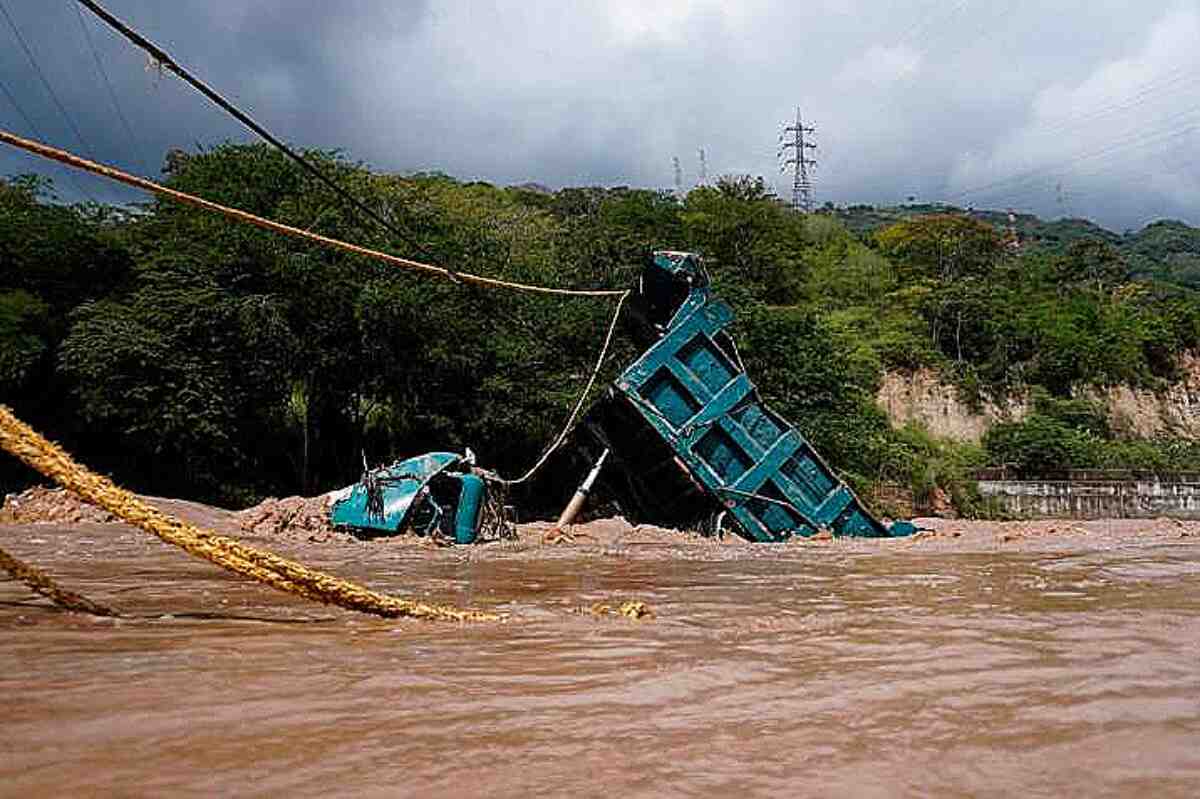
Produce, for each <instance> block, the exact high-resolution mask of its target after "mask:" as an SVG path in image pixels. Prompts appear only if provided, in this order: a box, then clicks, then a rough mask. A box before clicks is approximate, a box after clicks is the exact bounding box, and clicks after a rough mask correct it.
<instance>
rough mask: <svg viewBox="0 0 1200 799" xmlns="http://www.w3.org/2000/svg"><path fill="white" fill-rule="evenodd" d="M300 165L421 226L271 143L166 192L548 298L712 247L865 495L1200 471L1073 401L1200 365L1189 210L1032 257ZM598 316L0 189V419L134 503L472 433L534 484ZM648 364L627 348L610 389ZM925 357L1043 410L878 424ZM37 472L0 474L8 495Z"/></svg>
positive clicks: (308, 484) (172, 177)
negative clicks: (968, 429)
mask: <svg viewBox="0 0 1200 799" xmlns="http://www.w3.org/2000/svg"><path fill="white" fill-rule="evenodd" d="M310 156H312V157H314V158H317V159H319V160H320V161H321V162H322V164H323V166H324V167H325V168H326V169H328V170H330V171H331V172H335V173H336V174H337V175H338V178H339V179H340V180H341V181H342V182H343V183H344V184H345V185H347V186H349V187H351V188H352V190H353V191H354V192H355V193H356V194H357V195H358V196H360V197H362V198H364V199H365V201H366V202H367V203H369V204H370V205H371V207H372V208H374V209H376V210H377V211H379V212H380V213H382V214H384V215H385V216H387V217H388V218H389V219H391V220H393V221H394V222H395V224H396V226H397V227H399V228H400V229H402V230H403V231H404V232H405V233H406V236H405V239H404V240H395V239H392V238H390V237H389V236H388V235H387V234H386V233H383V232H381V231H380V229H379V228H377V227H373V226H372V225H371V224H370V223H369V222H364V221H361V220H360V219H359V218H358V217H356V216H355V215H354V214H353V212H351V211H348V210H347V209H346V208H345V206H343V205H342V204H341V203H340V202H339V201H338V200H337V199H336V198H335V197H334V196H332V194H331V193H330V192H329V191H327V190H326V189H324V188H323V187H321V186H320V185H318V184H317V183H316V182H315V181H313V180H312V179H310V178H309V177H307V176H305V175H304V174H302V173H300V172H299V171H298V170H297V169H296V168H294V167H293V166H291V165H290V164H289V163H288V162H286V161H285V160H284V159H283V158H282V157H281V156H279V155H277V154H276V153H274V152H273V151H271V150H269V149H267V148H265V147H263V146H255V145H223V146H220V147H216V148H214V149H211V150H207V151H202V152H197V153H193V154H178V153H177V154H174V155H173V157H172V158H170V159H169V161H168V166H167V169H166V170H165V176H164V179H165V180H166V182H167V183H168V184H169V185H171V186H173V187H175V188H178V189H180V190H182V191H186V192H191V193H194V194H198V195H200V196H203V197H205V198H207V199H211V200H214V201H216V202H220V203H224V204H227V205H231V206H234V207H237V208H241V209H244V210H247V211H250V212H252V213H255V214H260V215H263V216H266V217H269V218H271V219H275V220H278V221H281V222H285V223H287V224H291V225H294V226H297V227H300V228H303V229H306V230H311V231H314V232H316V233H320V234H324V235H327V236H331V237H335V238H340V239H344V240H347V241H353V242H358V243H362V244H366V245H369V246H373V247H376V248H380V249H384V250H387V251H391V252H396V253H399V254H404V255H409V256H413V257H419V258H423V259H427V260H433V261H436V262H438V263H442V264H446V265H450V266H453V267H454V268H458V269H462V270H465V271H472V272H476V273H480V274H486V275H492V276H501V277H504V278H507V279H511V280H520V281H524V282H529V283H539V284H545V285H551V286H563V287H566V286H571V287H595V288H624V287H627V286H630V285H632V284H633V283H634V282H635V280H636V278H637V275H638V273H639V271H640V269H641V265H642V263H643V262H644V259H645V258H646V257H647V255H648V254H649V252H650V251H652V250H654V249H679V250H691V251H696V252H700V253H701V254H703V255H704V256H705V258H706V263H707V265H708V268H709V270H710V271H711V273H712V275H713V278H714V282H715V283H716V290H717V292H718V293H719V294H720V295H721V296H723V297H724V298H726V299H728V300H729V301H730V302H731V303H732V304H733V306H734V307H735V309H736V310H737V312H738V322H737V324H736V326H735V328H734V333H735V335H736V337H737V340H738V345H739V347H740V348H741V350H742V354H743V356H744V358H745V361H746V366H747V369H748V371H749V372H750V375H751V376H752V378H753V379H754V380H755V382H756V383H757V385H758V386H759V389H760V390H761V392H762V393H763V395H764V397H765V399H766V400H767V401H768V402H769V403H770V404H772V405H773V406H774V407H775V408H777V409H778V410H779V411H781V412H782V413H783V414H784V415H785V416H787V417H788V418H790V419H791V420H792V421H794V422H796V423H797V424H798V426H799V427H800V428H801V429H802V430H803V432H804V433H805V434H806V435H807V436H808V437H809V438H810V439H811V440H812V441H813V443H814V445H815V446H816V447H817V449H818V450H819V451H821V452H822V453H823V454H824V455H825V456H826V458H827V459H828V460H829V461H830V462H831V463H832V464H833V465H834V466H835V467H836V468H838V469H839V470H840V471H841V472H842V473H843V475H844V476H846V477H847V479H849V480H850V481H851V483H852V484H853V485H855V487H856V488H858V489H860V490H865V489H869V488H870V487H871V486H872V485H873V484H874V483H877V482H880V481H893V482H895V481H898V482H901V483H904V484H908V485H911V486H913V488H914V489H915V490H916V491H917V493H918V495H920V494H921V493H922V492H928V491H930V490H931V489H932V488H933V487H934V486H937V485H940V486H942V487H943V488H945V489H947V490H948V491H949V492H950V493H951V494H953V495H954V497H955V500H956V502H957V503H958V504H959V506H960V509H962V510H963V511H964V512H967V513H972V512H976V513H978V512H982V510H983V509H982V508H980V507H979V504H978V502H977V499H976V498H975V497H974V496H973V494H972V491H971V484H970V481H969V480H968V479H967V478H966V475H967V474H968V472H969V470H970V469H971V468H973V467H976V466H981V465H985V464H988V463H1002V462H1007V463H1016V464H1018V465H1019V466H1020V467H1021V468H1025V469H1028V470H1031V471H1032V470H1037V469H1049V468H1063V467H1119V468H1137V469H1158V470H1166V469H1185V468H1186V469H1195V468H1200V446H1198V445H1197V444H1196V442H1193V441H1187V440H1179V439H1164V440H1159V441H1139V440H1124V439H1122V438H1121V437H1120V436H1119V435H1118V433H1117V432H1116V431H1114V430H1113V428H1112V425H1111V424H1109V420H1107V419H1106V418H1105V417H1104V414H1103V411H1102V410H1101V409H1099V408H1098V407H1096V406H1094V405H1092V404H1090V403H1089V402H1088V401H1086V400H1084V399H1081V398H1080V397H1081V393H1080V391H1079V389H1080V388H1082V387H1086V386H1104V385H1113V384H1126V385H1132V386H1137V387H1145V388H1152V389H1153V388H1160V387H1163V386H1166V385H1169V384H1170V383H1171V382H1172V381H1175V380H1177V379H1178V378H1179V371H1178V370H1179V357H1180V356H1181V354H1183V353H1185V352H1188V351H1191V350H1196V349H1200V293H1198V289H1200V231H1198V230H1196V229H1194V228H1190V227H1188V226H1186V225H1184V224H1182V223H1177V222H1162V223H1157V224H1154V225H1151V226H1149V227H1147V228H1146V229H1144V230H1142V231H1140V232H1137V233H1131V234H1125V235H1117V234H1114V233H1110V232H1108V231H1104V230H1102V229H1100V228H1097V227H1095V226H1093V225H1090V224H1089V223H1085V222H1082V221H1079V220H1067V221H1059V222H1048V223H1046V222H1041V221H1040V220H1033V219H1032V218H1027V217H1020V218H1019V222H1018V228H1019V233H1020V235H1021V237H1022V239H1023V243H1022V245H1021V246H1020V247H1019V248H1018V247H1014V246H1012V244H1011V241H1010V239H1009V237H1008V234H1007V232H1006V230H1005V225H1006V224H1007V222H1006V218H1007V215H1005V214H991V215H988V214H984V213H976V212H966V211H960V210H958V209H948V208H944V207H937V208H931V207H916V206H913V207H905V208H899V209H874V208H869V207H867V206H855V207H852V208H848V209H829V210H828V212H826V213H820V214H814V215H810V216H802V215H798V214H795V213H792V212H791V211H790V210H789V209H787V208H786V207H784V206H783V205H782V204H780V203H779V202H778V201H777V200H776V199H775V198H774V197H772V196H771V195H770V193H769V191H768V190H767V188H766V187H765V186H764V184H763V182H762V181H761V179H752V178H749V177H727V178H723V179H721V180H719V181H718V182H717V183H716V184H715V185H712V186H704V187H699V188H696V189H694V190H693V191H691V192H690V193H689V194H688V195H687V197H686V198H682V199H680V198H676V197H674V196H672V195H670V194H666V193H661V192H654V191H646V190H634V189H623V188H610V189H600V188H569V189H563V190H560V191H557V192H548V191H543V190H541V189H540V188H539V187H536V186H525V187H513V188H500V187H495V186H491V185H487V184H480V183H462V182H459V181H456V180H454V179H452V178H450V177H447V176H445V175H440V174H418V175H411V176H404V177H398V176H393V175H381V174H373V173H371V172H370V171H368V170H367V169H365V168H363V167H362V166H360V165H356V164H353V163H350V162H348V161H346V160H344V159H342V158H340V157H338V156H337V155H335V154H331V153H310ZM418 247H419V249H418ZM611 312H612V305H611V303H606V302H596V301H591V300H584V299H578V298H563V297H548V296H538V295H528V294H520V293H513V292H498V291H490V290H483V289H481V288H478V287H471V286H466V285H457V284H454V283H451V282H449V281H445V280H441V279H431V278H428V277H422V276H420V275H416V274H413V273H407V272H403V271H399V270H397V269H394V268H391V267H387V266H385V265H382V264H380V263H376V262H372V261H367V260H363V259H359V258H355V257H352V256H348V255H343V254H339V253H335V252H331V251H328V250H324V249H318V248H316V247H310V246H306V245H303V244H300V243H298V242H295V241H292V240H285V239H282V238H280V237H278V236H276V235H273V234H270V233H266V232H263V231H260V230H257V229H254V228H250V227H246V226H239V225H235V224H233V223H231V222H229V221H228V220H226V219H224V218H221V217H217V216H213V215H210V214H206V213H204V212H200V211H197V210H193V209H190V208H185V207H181V206H178V205H175V204H171V203H167V202H165V201H159V200H155V201H151V202H148V203H147V204H146V205H144V206H142V207H140V208H136V209H119V208H108V207H98V206H94V205H77V206H67V205H63V204H59V203H56V202H54V201H53V190H52V187H51V186H49V185H47V184H45V183H43V182H40V181H39V180H37V179H33V178H29V177H14V178H9V179H7V180H4V181H3V182H0V401H2V402H4V403H5V404H8V405H10V406H12V407H13V409H14V410H15V411H16V413H17V414H18V415H19V416H21V417H22V418H24V419H26V420H27V421H29V422H30V423H31V424H33V425H34V426H35V427H37V428H38V429H40V430H42V431H43V432H45V433H47V434H48V435H49V436H50V437H52V438H55V439H57V440H59V441H61V442H62V443H64V444H65V445H66V446H67V447H68V448H69V449H70V450H71V451H73V452H74V453H76V454H77V456H78V457H80V458H81V459H82V460H84V461H85V462H87V463H89V464H91V465H93V466H95V467H97V468H98V469H100V470H102V471H105V472H108V473H111V474H112V475H113V476H114V478H115V479H117V480H118V481H119V482H122V483H125V484H127V485H128V486H129V487H131V488H134V489H136V490H139V491H142V492H148V493H159V494H169V495H174V496H181V497H188V498H196V499H201V500H206V501H212V502H217V503H222V504H226V505H242V504H247V503H249V502H251V501H254V500H256V499H258V498H260V497H262V496H265V495H271V494H274V495H280V494H292V493H315V492H318V491H325V490H328V489H331V488H334V487H339V486H342V485H346V484H348V483H350V482H352V481H354V480H355V479H357V477H358V475H359V472H360V471H361V467H362V461H363V457H364V454H365V457H366V458H367V459H368V460H369V461H370V462H371V463H372V464H375V463H379V462H382V461H384V460H388V459H390V458H393V457H397V456H404V455H409V454H414V453H417V452H423V451H428V450H435V449H437V450H447V449H450V450H460V451H461V450H462V449H463V448H464V447H468V446H469V447H471V448H472V449H473V450H475V452H476V453H478V455H479V458H480V461H481V462H482V463H485V464H487V465H489V466H490V467H494V468H497V469H498V470H499V471H501V472H502V473H504V474H514V473H517V472H518V471H521V470H523V469H524V468H525V467H527V466H528V465H529V464H530V463H532V462H533V461H534V460H535V459H536V458H537V456H538V455H539V454H540V452H541V450H542V448H543V447H544V446H545V444H546V443H547V441H548V440H549V439H550V438H551V437H552V436H553V435H554V434H555V433H556V432H557V430H558V427H559V426H560V425H561V424H562V422H563V420H564V419H565V417H566V415H567V413H568V411H569V408H570V405H571V403H572V402H573V401H574V399H575V397H576V396H577V394H578V392H579V390H580V389H581V388H582V385H583V382H584V379H585V377H586V375H587V374H588V372H589V371H590V369H591V364H592V361H593V359H594V358H595V357H596V354H597V352H598V349H599V346H600V343H601V340H602V338H603V333H604V329H605V326H606V325H607V322H608V319H609V316H610V314H611ZM635 354H636V352H635V351H634V350H633V348H632V346H631V345H630V344H629V343H628V342H626V341H623V340H618V342H617V344H616V346H615V348H614V350H613V353H612V356H611V357H610V359H609V361H608V362H607V363H606V365H605V372H604V375H603V376H604V377H605V378H611V377H612V375H614V374H615V373H616V371H617V370H618V369H620V368H621V366H622V365H623V364H626V363H628V362H629V360H630V359H631V358H632V357H634V355H635ZM923 367H926V368H932V369H936V370H938V371H939V372H940V373H941V374H943V375H944V376H945V378H946V379H947V380H948V381H949V382H950V383H952V384H953V385H955V386H956V387H957V389H956V390H957V391H959V392H960V395H961V396H962V397H965V398H967V400H968V401H971V400H972V399H974V400H976V401H978V400H982V399H984V398H996V397H1004V396H1008V395H1017V394H1019V395H1021V396H1026V397H1032V398H1033V408H1034V410H1033V412H1032V413H1031V414H1030V415H1029V416H1028V417H1027V418H1026V419H1025V420H1024V421H1021V422H1018V423H1009V424H1002V425H999V426H997V427H996V428H995V429H993V431H992V432H991V433H989V435H988V436H987V438H986V439H985V441H984V443H983V445H982V446H973V445H966V444H954V443H950V442H939V441H935V440H933V439H931V438H930V437H929V435H928V434H926V433H925V432H924V431H922V430H920V429H915V428H908V429H901V430H893V429H892V427H891V426H890V424H889V422H888V420H887V418H886V417H885V416H884V414H883V412H882V411H880V410H879V409H878V408H877V407H876V405H875V401H874V398H875V393H876V391H877V390H878V387H879V384H880V381H881V379H882V376H883V374H884V372H885V370H912V369H916V368H923ZM576 476H577V475H575V474H574V473H571V474H570V475H568V476H564V477H561V478H560V477H558V476H557V475H551V476H549V477H548V478H547V481H548V482H547V483H543V485H541V486H535V487H534V489H533V492H535V493H536V492H539V491H540V492H545V493H548V494H554V493H555V492H559V491H562V490H564V485H567V484H569V483H570V482H571V481H572V480H573V479H574V478H575V477H576ZM31 479H32V475H31V473H29V472H27V471H26V470H25V469H24V468H23V467H21V466H20V465H19V464H17V463H16V462H15V461H14V460H12V459H11V458H5V459H4V460H3V461H0V488H3V489H6V490H12V489H13V488H16V487H18V486H20V485H21V484H23V483H25V482H28V481H30V480H31ZM556 480H564V481H566V483H564V485H558V484H557V483H556V482H555V481H556ZM567 490H569V486H568V489H567Z"/></svg>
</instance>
